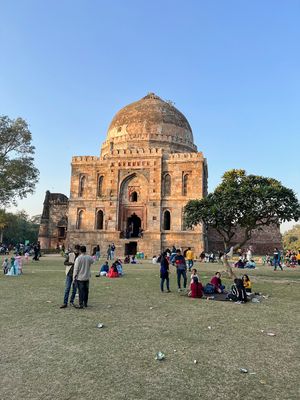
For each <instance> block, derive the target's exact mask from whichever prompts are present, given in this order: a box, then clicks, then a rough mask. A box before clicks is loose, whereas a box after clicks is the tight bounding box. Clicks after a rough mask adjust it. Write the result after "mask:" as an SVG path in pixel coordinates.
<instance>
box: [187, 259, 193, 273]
mask: <svg viewBox="0 0 300 400" xmlns="http://www.w3.org/2000/svg"><path fill="white" fill-rule="evenodd" d="M187 265H188V267H189V271H190V270H191V269H192V267H193V265H194V261H193V260H187Z"/></svg>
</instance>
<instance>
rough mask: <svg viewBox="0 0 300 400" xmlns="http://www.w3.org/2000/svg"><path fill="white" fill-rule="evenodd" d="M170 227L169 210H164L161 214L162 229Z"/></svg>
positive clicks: (167, 229)
mask: <svg viewBox="0 0 300 400" xmlns="http://www.w3.org/2000/svg"><path fill="white" fill-rule="evenodd" d="M170 229H171V213H170V211H169V210H166V211H164V214H163V230H165V231H169V230H170Z"/></svg>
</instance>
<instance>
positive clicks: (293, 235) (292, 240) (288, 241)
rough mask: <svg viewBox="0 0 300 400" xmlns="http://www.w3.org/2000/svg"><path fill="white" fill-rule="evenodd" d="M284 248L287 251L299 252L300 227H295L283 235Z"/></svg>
mask: <svg viewBox="0 0 300 400" xmlns="http://www.w3.org/2000/svg"><path fill="white" fill-rule="evenodd" d="M283 246H284V248H285V250H292V251H297V250H299V249H300V225H299V224H298V225H294V226H293V228H292V229H289V230H288V231H286V232H285V233H284V234H283Z"/></svg>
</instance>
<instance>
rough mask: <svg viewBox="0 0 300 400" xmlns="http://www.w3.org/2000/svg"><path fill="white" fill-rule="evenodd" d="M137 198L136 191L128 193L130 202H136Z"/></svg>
mask: <svg viewBox="0 0 300 400" xmlns="http://www.w3.org/2000/svg"><path fill="white" fill-rule="evenodd" d="M137 200H138V194H137V192H132V193H131V195H130V201H131V202H133V203H134V202H136V201H137Z"/></svg>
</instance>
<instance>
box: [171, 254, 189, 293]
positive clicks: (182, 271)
mask: <svg viewBox="0 0 300 400" xmlns="http://www.w3.org/2000/svg"><path fill="white" fill-rule="evenodd" d="M174 263H175V267H176V270H177V286H178V292H181V276H182V277H183V287H184V289H186V283H187V277H186V263H185V258H184V257H183V255H182V254H181V251H180V250H179V249H177V250H176V256H175V258H174Z"/></svg>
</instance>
